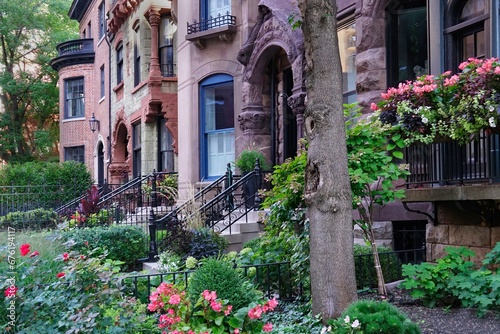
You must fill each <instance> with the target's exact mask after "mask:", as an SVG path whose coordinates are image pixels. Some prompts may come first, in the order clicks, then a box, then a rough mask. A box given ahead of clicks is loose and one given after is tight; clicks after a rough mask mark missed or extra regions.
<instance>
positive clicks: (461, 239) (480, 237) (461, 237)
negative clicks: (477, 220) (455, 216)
mask: <svg viewBox="0 0 500 334" xmlns="http://www.w3.org/2000/svg"><path fill="white" fill-rule="evenodd" d="M449 230H450V232H449V234H450V245H454V246H465V247H490V229H489V228H488V227H481V226H456V225H455V226H454V225H450V227H449Z"/></svg>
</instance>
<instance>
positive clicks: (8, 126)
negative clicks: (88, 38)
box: [0, 0, 78, 162]
mask: <svg viewBox="0 0 500 334" xmlns="http://www.w3.org/2000/svg"><path fill="white" fill-rule="evenodd" d="M70 5H71V1H66V0H16V1H12V0H0V102H1V103H0V111H1V113H0V158H1V159H3V160H4V161H6V162H23V161H31V160H47V159H49V158H50V157H54V156H57V155H58V151H57V143H58V139H59V125H58V115H59V108H58V102H59V94H58V92H59V90H58V88H57V86H56V84H57V72H55V71H54V70H53V69H52V68H51V67H50V66H49V61H50V60H51V59H52V58H54V57H56V56H57V50H56V45H57V44H59V43H61V42H63V41H66V40H71V39H75V38H78V25H77V22H74V21H71V20H70V19H69V17H68V10H69V7H70Z"/></svg>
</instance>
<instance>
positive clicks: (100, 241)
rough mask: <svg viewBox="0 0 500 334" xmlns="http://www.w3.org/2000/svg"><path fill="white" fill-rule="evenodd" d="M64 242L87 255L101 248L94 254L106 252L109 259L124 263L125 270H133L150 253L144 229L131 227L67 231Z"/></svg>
mask: <svg viewBox="0 0 500 334" xmlns="http://www.w3.org/2000/svg"><path fill="white" fill-rule="evenodd" d="M62 237H63V241H65V242H67V241H70V240H72V242H69V243H68V244H69V245H70V249H71V250H74V251H78V252H80V253H82V254H86V253H88V252H90V251H91V250H93V249H95V248H99V250H98V251H96V252H95V253H94V254H97V255H99V254H102V253H104V251H105V250H106V251H107V252H108V255H107V258H109V259H112V260H117V261H123V262H124V266H125V269H133V268H134V267H135V266H136V265H137V264H138V263H137V260H138V259H140V258H144V257H146V255H147V252H148V245H147V240H148V239H147V235H146V234H145V233H144V232H143V231H142V229H140V228H137V227H135V226H129V225H111V226H109V227H107V226H97V227H90V228H81V229H74V230H70V231H66V232H63V233H62Z"/></svg>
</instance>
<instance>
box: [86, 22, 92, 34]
mask: <svg viewBox="0 0 500 334" xmlns="http://www.w3.org/2000/svg"><path fill="white" fill-rule="evenodd" d="M87 38H92V22H90V21H89V24H88V25H87Z"/></svg>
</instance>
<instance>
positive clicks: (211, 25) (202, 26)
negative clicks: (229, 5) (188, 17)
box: [187, 12, 236, 35]
mask: <svg viewBox="0 0 500 334" xmlns="http://www.w3.org/2000/svg"><path fill="white" fill-rule="evenodd" d="M228 25H236V16H233V15H230V14H229V12H227V13H226V15H221V14H219V15H217V16H216V17H212V16H211V17H210V18H208V19H202V20H200V21H199V22H197V21H194V22H193V23H187V33H188V35H189V34H194V33H197V32H201V31H206V30H210V29H215V28H219V27H224V26H228Z"/></svg>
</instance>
